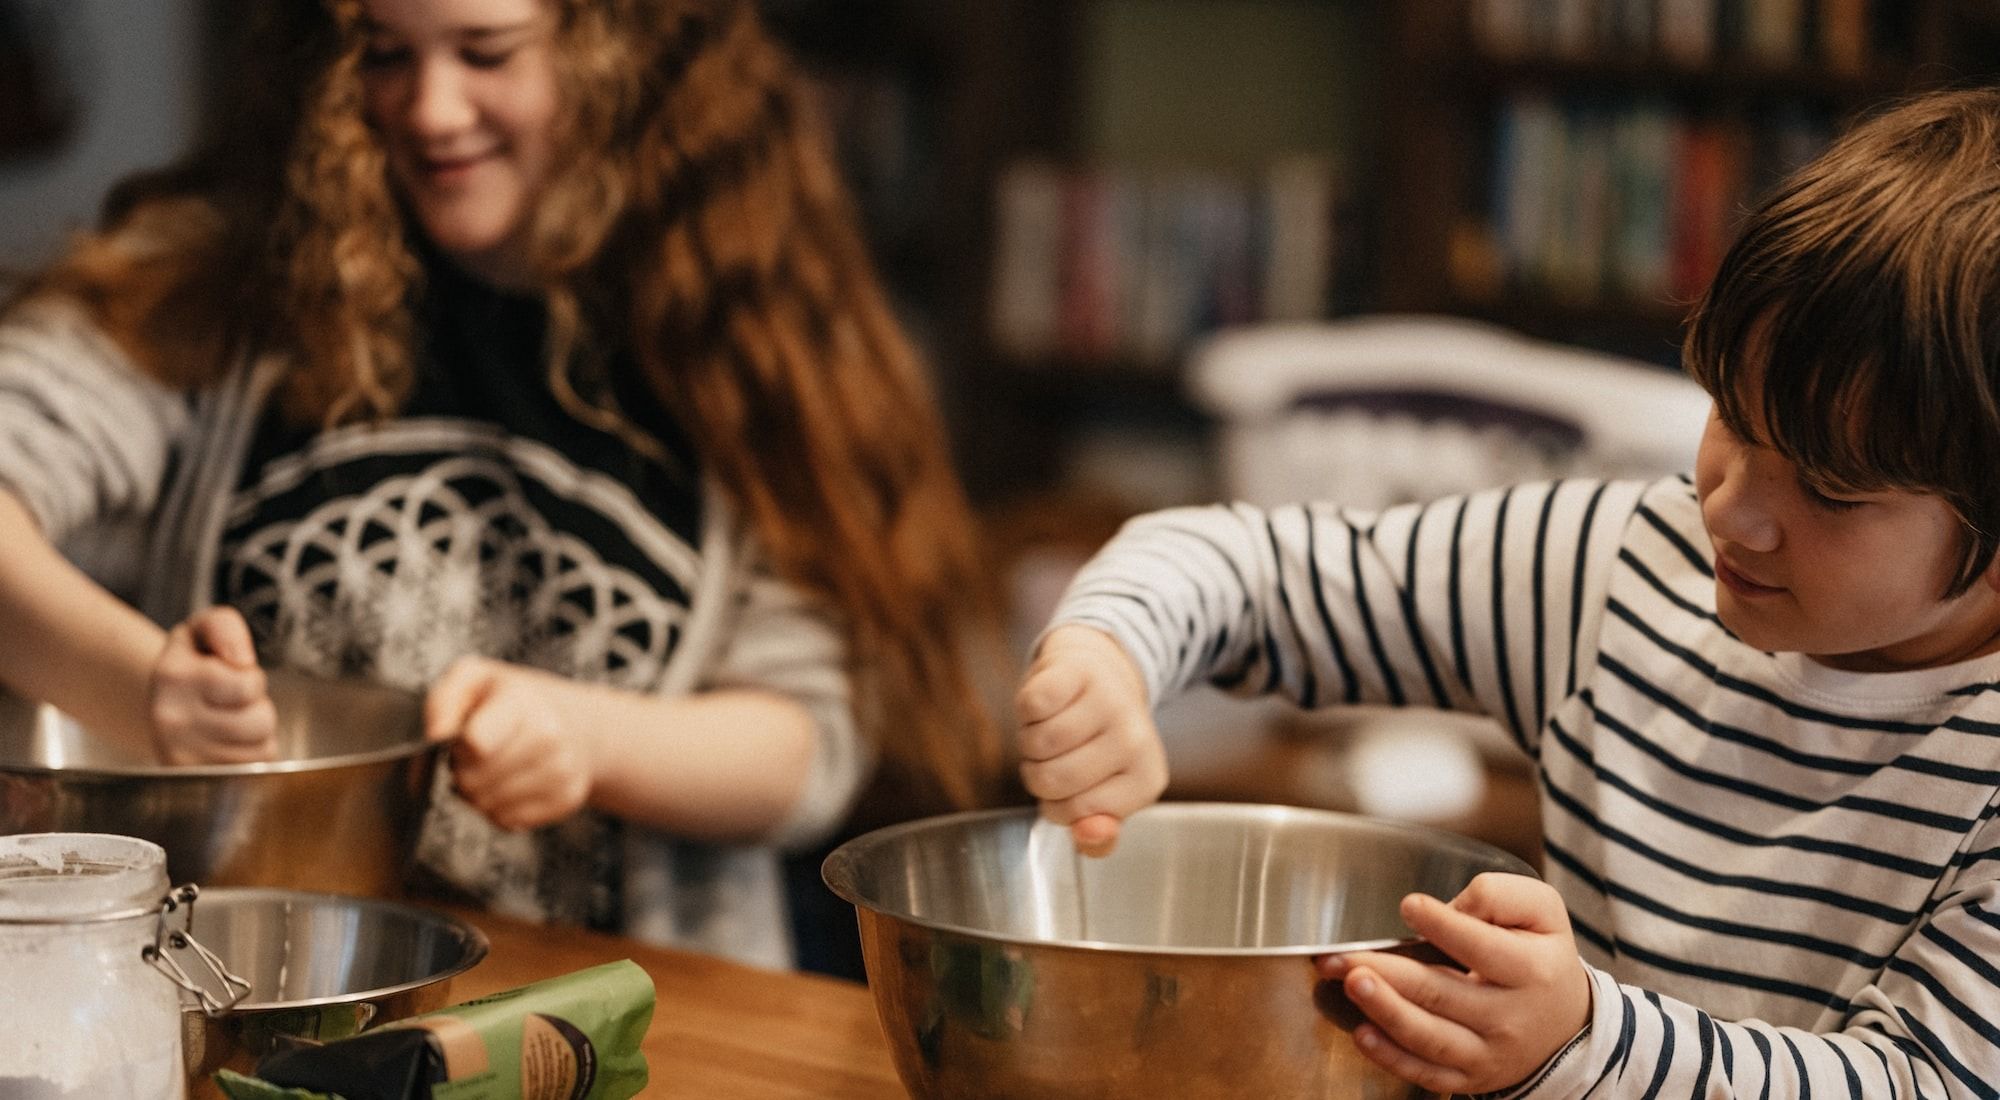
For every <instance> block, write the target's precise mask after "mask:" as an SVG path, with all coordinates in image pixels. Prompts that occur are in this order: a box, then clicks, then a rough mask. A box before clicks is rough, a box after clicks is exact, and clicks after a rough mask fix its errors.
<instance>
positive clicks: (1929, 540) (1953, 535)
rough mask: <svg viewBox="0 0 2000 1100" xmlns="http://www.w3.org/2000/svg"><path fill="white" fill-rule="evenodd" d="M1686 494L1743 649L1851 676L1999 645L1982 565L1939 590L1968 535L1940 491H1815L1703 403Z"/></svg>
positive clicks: (1998, 616)
mask: <svg viewBox="0 0 2000 1100" xmlns="http://www.w3.org/2000/svg"><path fill="white" fill-rule="evenodd" d="M1750 407H1751V408H1756V407H1757V405H1756V404H1754V403H1753V404H1751V405H1750ZM1695 491H1696V492H1697V493H1698V494H1699V495H1700V497H1701V516H1702V522H1703V524H1704V526H1706V527H1707V529H1708V537H1709V541H1710V542H1711V543H1713V544H1714V548H1715V604H1716V612H1717V613H1718V614H1719V615H1720V616H1721V618H1722V622H1723V625H1725V626H1727V627H1728V628H1729V629H1730V630H1731V631H1732V632H1734V633H1735V634H1736V636H1737V637H1739V638H1741V639H1742V640H1743V641H1745V642H1747V643H1749V644H1750V645H1753V646H1756V647H1757V648H1759V649H1764V650H1769V651H1771V652H1790V653H1804V654H1807V655H1809V656H1811V657H1813V658H1814V659H1815V660H1817V661H1819V662H1820V663H1821V664H1824V665H1829V666H1831V667H1834V668H1841V669H1848V670H1851V671H1859V672H1887V671H1896V670H1900V669H1912V668H1929V667H1933V666H1936V665H1943V664H1949V663H1952V662H1954V661H1960V660H1964V659H1966V658H1969V657H1974V656H1978V655H1980V654H1983V653H1988V652H1992V651H1994V650H1995V649H2000V591H1996V587H1995V584H1994V583H1993V579H1994V572H1993V571H1992V570H1989V571H1988V574H1987V576H1985V577H1982V578H1981V579H1980V580H1979V581H1977V582H1976V583H1974V584H1973V586H1972V587H1971V589H1969V590H1968V591H1966V592H1965V593H1963V594H1962V595H1959V596H1955V597H1953V598H1951V599H1949V600H1942V599H1940V598H1939V597H1940V596H1941V595H1942V593H1943V592H1944V591H1945V589H1946V588H1948V587H1949V586H1950V584H1951V581H1952V579H1953V576H1954V575H1955V573H1956V568H1957V565H1958V561H1959V552H1960V548H1961V547H1962V546H1963V545H1964V540H1965V538H1966V537H1967V536H1966V533H1965V528H1964V524H1963V523H1962V522H1961V521H1960V520H1959V518H1958V515H1957V513H1956V512H1955V511H1953V509H1952V508H1951V506H1950V505H1948V504H1946V503H1945V501H1944V499H1943V498H1942V497H1939V496H1936V495H1935V494H1931V493H1917V492H1905V491H1893V490H1892V491H1885V492H1870V493H1843V492H1833V491H1830V490H1829V489H1828V488H1827V487H1825V486H1815V485H1813V484H1811V483H1810V482H1809V481H1808V480H1807V479H1806V478H1805V476H1804V475H1803V473H1802V472H1801V471H1800V470H1799V468H1798V467H1797V466H1795V465H1793V464H1792V462H1791V461H1790V460H1788V459H1786V458H1785V457H1784V456H1783V455H1780V454H1779V453H1777V452H1776V451H1774V450H1772V449H1771V448H1770V447H1769V446H1766V445H1764V444H1763V443H1760V442H1758V441H1756V440H1745V439H1741V438H1738V437H1737V435H1736V433H1734V432H1732V431H1731V430H1730V429H1729V428H1728V427H1727V426H1726V425H1724V424H1723V422H1722V420H1721V418H1720V417H1718V416H1717V415H1715V413H1714V412H1713V411H1712V410H1711V412H1710V413H1709V418H1708V427H1707V429H1706V430H1705V431H1704V432H1703V433H1702V438H1701V448H1700V450H1699V452H1698V453H1697V456H1696V459H1695Z"/></svg>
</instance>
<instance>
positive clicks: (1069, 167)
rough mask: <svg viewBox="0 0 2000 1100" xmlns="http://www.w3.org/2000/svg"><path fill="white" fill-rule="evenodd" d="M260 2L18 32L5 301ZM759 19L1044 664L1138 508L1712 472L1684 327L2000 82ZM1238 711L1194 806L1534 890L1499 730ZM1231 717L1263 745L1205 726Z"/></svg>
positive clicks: (966, 24) (980, 5) (1634, 39)
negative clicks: (1915, 111)
mask: <svg viewBox="0 0 2000 1100" xmlns="http://www.w3.org/2000/svg"><path fill="white" fill-rule="evenodd" d="M240 2H241V0H0V278H6V277H9V276H13V275H18V273H20V272H22V271H24V270H28V269H30V268H32V267H33V266H34V265H36V264H37V263H39V262H41V261H42V260H43V259H45V258H47V257H48V256H49V255H50V254H51V253H52V252H53V251H54V250H55V249H57V248H58V247H60V245H61V243H62V241H63V240H64V237H65V235H66V234H67V233H68V232H70V231H71V230H73V229H74V228H76V227H78V226H81V225H84V224H86V223H87V222H88V221H89V220H90V219H91V218H92V216H93V214H94V212H95V209H96V206H97V203H98V201H99V200H100V198H101V197H102V194H103V192H104V190H105V188H106V187H107V186H108V185H109V184H110V183H111V182H113V181H114V180H116V179H117V178H119V177H120V176H122V175H124V174H125V173H127V172H130V171H132V170H135V169H138V168H142V167H147V166H151V165H155V164H158V163H161V162H163V161H165V160H167V159H169V158H170V157H172V156H173V155H174V154H176V153H177V152H179V151H180V150H182V149H183V148H185V147H186V146H187V144H188V143H189V141H190V140H191V139H192V137H193V135H194V134H195V133H196V132H197V131H198V130H199V129H200V128H201V127H203V126H206V125H218V124H220V125H226V124H227V121H228V118H229V115H230V112H231V109H232V105H231V104H229V103H225V102H219V101H218V97H217V96H216V95H215V94H214V92H213V88H214V87H215V83H216V81H215V76H216V73H215V68H216V66H217V64H218V63H217V61H216V60H215V48H214V47H215V44H216V43H217V42H218V40H219V38H220V32H221V31H222V29H223V27H224V21H225V20H227V19H228V18H229V15H228V12H229V10H230V9H231V8H232V7H233V6H234V3H240ZM760 6H761V7H762V8H763V9H764V11H765V14H766V16H767V19H768V21H769V23H770V24H771V25H772V26H773V27H774V28H775V29H776V31H777V32H778V33H779V35H780V37H782V38H783V39H785V40H786V41H788V42H789V43H790V44H791V45H792V47H793V48H794V49H795V51H796V52H797V54H798V56H799V57H800V58H801V60H802V61H803V62H804V64H805V66H806V67H807V68H808V70H809V71H810V73H811V75H812V77H813V78H814V80H815V82H816V83H817V85H818V86H819V88H820V90H821V92H822V94H823V101H824V104H825V108H826V111H827V114H828V116H829V118H830V119H831V121H832V122H833V124H834V127H835V130H836V132H837V135H838V138H839V142H840V149H841V154H842V160H843V164H844V166H845V169H846V171H847V174H848V178H849V180H850V182H851V184H852V186H853V189H854V192H855V195H856V199H857V202H858V205H859V207H860V210H861V213H862V215H863V217H864V218H865V220H866V224H867V227H868V230H869V233H870V236H871V239H872V242H873V245H874V248H875V250H876V255H877V257H878V259H879V262H880V264H881V267H882V269H883V270H884V272H885V273H886V275H887V277H888V281H889V283H890V285H891V287H892V288H893V290H894V291H895V293H896V294H897V296H898V299H899V304H900V307H901V309H902V311H903V314H904V316H905V318H906V319H907V321H908V323H909V325H910V327H911V329H912V330H913V331H914V332H915V334H916V335H917V336H918V338H919V340H920V341H921V342H922V343H923V345H924V346H925V347H926V349H927V351H928V353H929V357H930V360H931V362H932V364H933V366H934V369H935V372H936V381H937V385H938V387H939V390H940V394H941V398H942V400H943V402H944V404H945V408H946V412H947V415H948V417H949V420H950V423H951V426H952V429H953V432H954V439H955V444H956V448H957V455H958V459H959V464H960V469H961V471H962V473H963V475H964V478H965V481H966V484H967V485H968V487H969V488H970V490H971V492H972V494H973V496H974V499H975V502H976V503H977V504H978V506H979V508H980V511H981V513H982V516H983V518H984V519H985V521H986V522H987V524H988V526H989V530H990V538H991V542H992V547H993V555H994V570H995V574H994V575H995V577H996V578H997V579H998V580H997V583H998V584H999V585H1000V586H1001V589H1002V591H1003V592H1004V593H1005V595H1006V597H1007V599H1008V601H1009V605H1010V608H1011V614H1012V619H1013V626H1014V630H1015V634H1016V639H1017V642H1018V643H1019V644H1020V645H1021V646H1023V647H1025V646H1026V645H1027V644H1028V642H1029V641H1031V640H1032V638H1033V636H1034V634H1035V632H1036V631H1037V630H1038V629H1039V627H1040V625H1041V623H1042V621H1043V619H1044V617H1045V616H1046V613H1047V609H1048V606H1049V604H1050V603H1051V602H1052V601H1053V599H1054V598H1055V596H1056V594H1057V593H1059V591H1060V589H1061V587H1062V584H1063V583H1064V582H1065V581H1066V580H1067V578H1068V576H1069V573H1070V571H1071V570H1073V569H1074V568H1075V565H1076V564H1077V562H1078V561H1079V560H1080V559H1081V557H1082V556H1083V555H1084V554H1087V553H1088V551H1089V550H1090V549H1091V548H1093V547H1095V546H1096V545H1098V544H1099V543H1101V542H1102V541H1103V540H1104V539H1105V538H1106V537H1108V536H1109V535H1110V534H1111V532H1112V531H1113V530H1115V528H1116V526H1117V524H1118V523H1119V522H1121V521H1122V520H1123V519H1124V518H1125V517H1127V516H1129V515H1131V514H1133V513H1135V512H1137V511H1141V510H1145V509H1151V508H1157V507H1161V506H1165V505H1171V504H1178V503H1185V502H1196V501H1207V500H1212V499H1217V498H1222V497H1247V498H1250V499H1272V500H1275V499H1285V498H1288V497H1292V496H1297V495H1300V494H1306V493H1311V494H1320V493H1325V494H1331V495H1334V496H1337V497H1338V498H1340V499H1343V500H1346V501H1349V502H1351V503H1356V504H1361V505H1364V506H1375V505H1378V504H1383V503H1390V502H1393V501H1394V500H1397V499H1405V498H1409V497H1412V496H1418V495H1424V494H1429V493H1436V492H1450V491H1456V490H1458V489H1464V488H1473V487H1477V486H1478V485H1481V484H1493V483H1497V482H1502V481H1507V480H1512V479H1515V478H1517V477H1521V476H1542V475H1545V474H1551V473H1554V474H1560V473H1565V472H1575V471H1581V472H1597V473H1632V474H1647V475H1649V474H1653V473H1664V472H1669V471H1671V470H1673V469H1675V468H1676V467H1677V466H1678V465H1680V461H1681V457H1682V456H1683V455H1691V454H1692V448H1693V444H1694V438H1693V435H1692V434H1691V433H1692V431H1693V425H1692V424H1689V423H1687V421H1688V420H1689V418H1690V417H1698V415H1699V410H1700V402H1699V400H1698V398H1697V399H1696V400H1695V401H1693V402H1692V403H1691V402H1690V401H1689V400H1688V395H1687V394H1686V393H1685V392H1684V391H1682V390H1679V389H1677V388H1676V386H1677V383H1676V382H1675V380H1674V379H1673V375H1672V371H1673V369H1674V368H1675V365H1676V362H1677V359H1678V340H1679V326H1680V322H1681V318H1682V316H1683V314H1684V312H1685V309H1686V306H1687V304H1688V303H1689V302H1690V300H1691V299H1692V298H1694V297H1695V296H1696V295H1697V294H1698V293H1699V292H1700V290H1701V288H1702V286H1703V284H1704V283H1705V281H1706V279H1707V278H1708V275H1709V273H1710V272H1711V271H1712V269H1713V267H1714V265H1715V263H1716V261H1717V260H1718V258H1719V254H1720V252H1721V250H1722V249H1723V248H1724V247H1725V246H1726V244H1727V243H1728V241H1729V239H1730V236H1731V234H1732V233H1733V231H1734V226H1735V223H1736V219H1737V218H1738V217H1739V215H1740V213H1741V212H1742V211H1743V210H1744V208H1745V207H1746V206H1747V205H1748V204H1750V203H1752V202H1753V201H1755V199H1756V198H1757V197H1758V196H1759V194H1760V193H1761V192H1763V191H1764V190H1765V189H1766V188H1768V187H1769V186H1770V185H1771V184H1772V182H1773V181H1774V180H1776V179H1777V178H1778V177H1779V176H1781V175H1782V174H1783V173H1784V172H1785V171H1786V170H1788V169H1789V168H1791V167H1792V166H1794V165H1796V164H1798V163H1800V162H1801V161H1803V160H1804V159H1806V158H1808V157H1810V156H1811V155H1812V154H1813V153H1814V152H1815V151H1816V150H1817V149H1818V148H1819V147H1820V146H1821V145H1822V144H1823V143H1824V142H1825V141H1826V140H1827V139H1828V138H1829V136H1830V135H1831V134H1833V133H1834V132H1836V131H1837V129H1838V128H1839V127H1840V126H1841V125H1842V124H1843V122H1844V121H1845V120H1848V119H1850V118H1852V117H1854V116H1855V115H1856V114H1857V113H1862V112H1866V111H1867V110H1869V109H1870V108H1871V107H1872V106H1876V105H1879V104H1881V103H1882V102H1884V101H1885V100H1887V99H1889V98H1891V97H1895V96H1898V95H1902V94H1906V93H1908V92H1911V91H1915V90H1918V89H1922V88H1928V87H1936V86H1941V85H1949V84H1960V83H1969V82H1977V81H1980V80H1983V79H1986V78H1988V77H1989V76H1990V75H1992V73H1993V72H1995V71H1996V70H2000V52H1996V47H2000V3H1995V2H1993V0H949V2H945V0H761V4H760ZM1385 317H1386V318H1391V320H1387V321H1385V320H1383V318H1385ZM1218 333H1220V334H1222V335H1221V336H1220V338H1217V336H1216V334H1218ZM1579 371H1580V372H1582V373H1575V372H1579ZM1607 372H1608V373H1607ZM1446 399H1448V400H1446ZM1661 409H1671V410H1673V412H1672V414H1671V415H1664V416H1663V415H1660V414H1659V410H1661ZM1687 410H1692V412H1689V411H1687ZM1696 423H1698V420H1697V421H1696ZM1385 424H1386V425H1388V426H1387V427H1386V428H1385V427H1384V425H1385ZM1648 433H1651V434H1652V435H1663V436H1664V437H1665V438H1663V439H1662V440H1661V441H1660V442H1659V443H1658V444H1657V445H1654V443H1653V441H1652V440H1651V438H1650V436H1649V435H1648ZM1634 440H1637V441H1638V442H1637V443H1634V442H1633V441H1634ZM1208 706H1210V702H1209V701H1205V700H1203V699H1200V698H1197V699H1195V700H1193V701H1191V702H1190V703H1188V704H1186V705H1185V708H1186V709H1184V710H1183V711H1182V712H1181V714H1180V716H1179V717H1177V718H1176V717H1172V716H1170V717H1169V718H1168V719H1166V720H1164V723H1165V724H1166V725H1167V727H1168V728H1169V733H1170V738H1173V743H1174V745H1175V754H1176V762H1175V768H1176V791H1175V793H1177V794H1180V795H1182V796H1191V797H1224V798H1249V799H1253V800H1259V801H1293V802H1305V803H1312V804H1321V805H1332V806H1343V807H1351V806H1357V805H1358V806H1361V807H1362V808H1366V809H1370V810H1373V811H1379V812H1391V813H1400V814H1401V815H1402V816H1409V817H1416V818H1421V819H1426V820H1433V821H1440V822H1444V823H1446V824H1450V825H1453V826H1454V827H1460V828H1463V829H1465V830H1466V831H1470V832H1474V833H1476V834H1478V835H1482V836H1485V837H1487V838H1488V839H1492V840H1495V841H1497V842H1499V843H1501V844H1503V845H1505V846H1508V847H1510V848H1513V849H1515V850H1516V851H1520V852H1523V853H1524V854H1530V855H1532V854H1533V849H1534V846H1535V840H1534V836H1535V824H1534V816H1533V815H1534V807H1533V799H1532V796H1531V787H1530V785H1529V784H1528V781H1527V777H1526V774H1525V772H1524V771H1523V770H1522V769H1521V768H1520V767H1519V766H1518V765H1517V764H1512V763H1509V762H1508V761H1507V760H1506V759H1505V756H1504V753H1502V752H1498V751H1496V750H1494V748H1493V746H1492V745H1491V744H1490V743H1489V740H1490V739H1482V738H1483V736H1484V735H1482V734H1481V732H1480V731H1479V730H1478V729H1476V728H1467V729H1466V730H1463V731H1461V733H1460V734H1454V735H1453V740H1452V742H1451V743H1452V744H1453V745H1456V746H1458V747H1457V748H1455V749H1453V748H1449V747H1447V748H1445V749H1438V748H1437V746H1436V745H1432V746H1431V747H1430V748H1427V749H1424V750H1423V751H1421V752H1418V751H1414V750H1412V749H1411V746H1412V745H1415V744H1417V743H1418V742H1422V741H1423V740H1424V737H1423V736H1422V735H1423V734H1425V733H1427V732H1428V731H1432V730H1435V729H1436V728H1437V720H1434V719H1429V718H1426V719H1423V720H1422V721H1423V722H1425V723H1426V725H1425V726H1424V727H1423V728H1422V729H1417V728H1415V727H1408V728H1405V729H1404V730H1403V731H1402V734H1401V735H1399V736H1400V738H1401V739H1400V740H1399V739H1397V738H1382V739H1370V738H1367V737H1360V736H1357V735H1356V733H1355V729H1354V726H1353V722H1352V721H1350V720H1343V721H1345V722H1346V725H1345V729H1344V733H1345V736H1343V737H1336V738H1328V737H1326V736H1325V734H1326V732H1327V729H1326V728H1325V727H1326V726H1327V721H1330V720H1325V721H1317V722H1315V721H1309V720H1303V719H1298V718H1293V717H1289V716H1277V715H1274V714H1272V713H1270V712H1266V711H1263V710H1260V709H1255V708H1253V709H1252V710H1250V711H1247V712H1246V711H1243V710H1241V709H1240V708H1238V709H1235V710H1232V711H1230V712H1229V713H1230V714H1231V715H1232V716H1231V717H1227V718H1225V717H1220V716H1219V715H1220V714H1221V713H1222V712H1220V711H1214V710H1208V709H1204V708H1206V707H1208ZM1245 714H1248V715H1249V716H1248V717H1245V716H1244V715H1245ZM1227 722H1237V723H1241V724H1245V725H1246V726H1248V727H1253V729H1252V732H1253V734H1254V735H1252V736H1245V737H1240V738H1218V737H1201V738H1174V737H1173V733H1172V731H1173V730H1175V729H1188V728H1205V727H1208V726H1211V725H1214V724H1218V723H1227ZM1461 734H1462V735H1461ZM1329 745H1334V746H1337V747H1334V748H1329V747H1328V746H1329ZM1467 746H1470V748H1467ZM1363 748H1366V749H1367V751H1365V752H1363V751H1360V750H1361V749H1363ZM1433 750H1435V751H1433ZM1399 754H1400V755H1399ZM1440 761H1443V762H1444V763H1440ZM1454 761H1455V762H1456V763H1453V762H1454ZM1426 784H1428V787H1426ZM1426 790H1428V792H1429V793H1425V792H1426Z"/></svg>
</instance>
